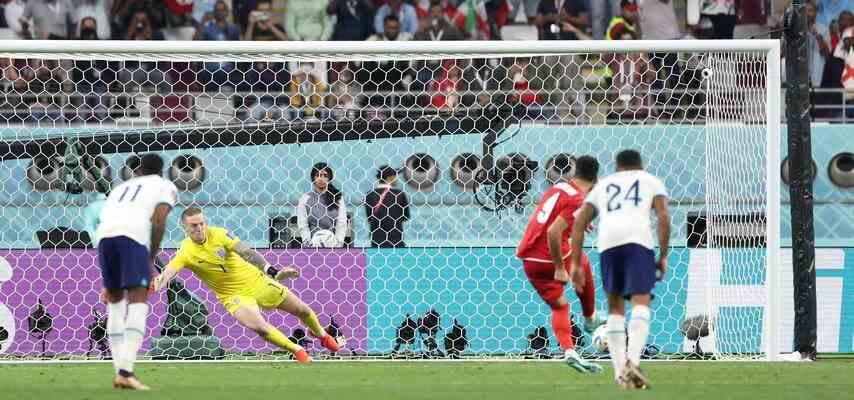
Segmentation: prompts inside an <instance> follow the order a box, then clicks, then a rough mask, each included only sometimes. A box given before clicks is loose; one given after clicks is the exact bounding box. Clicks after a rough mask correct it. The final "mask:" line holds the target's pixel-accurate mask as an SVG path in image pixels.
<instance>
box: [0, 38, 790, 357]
mask: <svg viewBox="0 0 854 400" xmlns="http://www.w3.org/2000/svg"><path fill="white" fill-rule="evenodd" d="M629 52H646V53H662V52H671V53H690V52H727V53H733V52H757V53H763V54H764V55H765V61H766V66H767V70H766V91H767V93H766V117H767V120H766V142H767V144H766V147H767V148H766V150H767V155H766V162H767V165H766V179H767V186H766V193H765V196H766V198H765V200H766V204H767V211H766V212H767V214H766V215H767V221H766V227H765V229H766V238H767V247H766V252H767V254H766V257H767V258H766V263H767V264H766V290H767V293H766V294H767V298H768V303H767V307H766V309H765V313H766V318H764V324H765V326H764V329H763V340H762V342H763V348H762V351H763V352H764V353H765V357H766V359H767V360H769V361H775V360H778V358H779V357H778V356H779V352H780V348H781V343H780V337H781V335H780V329H781V326H782V324H781V309H780V307H781V304H782V299H781V298H780V296H781V281H780V277H781V274H780V271H779V266H780V265H781V260H780V235H781V232H780V207H781V206H780V185H781V183H780V176H779V168H780V160H781V60H780V55H781V46H780V42H779V41H777V40H654V41H643V40H639V41H632V40H621V41H446V42H433V41H410V42H334V41H329V42H289V41H283V42H274V41H270V42H268V41H264V42H245V41H244V42H224V41H211V42H207V41H206V42H192V41H145V42H139V41H44V40H0V57H7V58H26V57H34V58H41V59H72V60H73V59H92V58H93V57H98V58H99V59H104V60H112V59H126V58H125V57H127V56H129V55H133V56H134V57H137V58H135V59H136V60H140V61H147V60H146V59H145V57H146V55H151V56H152V57H153V56H156V57H157V59H158V60H181V61H208V60H217V59H218V55H223V56H224V55H228V59H229V60H240V59H241V57H243V56H244V55H245V56H247V57H248V56H249V55H251V56H252V59H264V58H268V57H269V58H270V59H274V58H275V59H277V60H281V59H282V58H287V59H290V60H301V59H304V60H312V59H318V60H319V59H323V60H328V61H338V60H360V59H377V58H380V59H403V58H412V57H413V56H417V57H418V58H420V59H439V58H449V57H456V58H460V57H462V58H465V57H476V56H485V55H501V56H508V57H512V56H531V55H539V56H542V55H567V54H574V53H629ZM235 57H236V58H235ZM707 129H708V128H707ZM0 362H2V361H0Z"/></svg>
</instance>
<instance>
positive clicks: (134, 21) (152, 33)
mask: <svg viewBox="0 0 854 400" xmlns="http://www.w3.org/2000/svg"><path fill="white" fill-rule="evenodd" d="M125 40H164V38H163V32H161V31H160V30H159V29H157V28H155V27H154V25H153V24H152V22H151V18H150V17H149V16H148V13H147V12H145V11H141V10H140V11H137V12H135V13H133V17H132V18H131V20H130V25H128V30H127V34H126V35H125Z"/></svg>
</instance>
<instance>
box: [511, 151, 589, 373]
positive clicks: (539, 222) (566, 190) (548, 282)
mask: <svg viewBox="0 0 854 400" xmlns="http://www.w3.org/2000/svg"><path fill="white" fill-rule="evenodd" d="M598 173H599V163H598V162H597V161H596V159H595V158H593V157H590V156H582V157H579V158H578V159H577V160H576V161H575V176H574V177H573V179H571V180H570V181H569V182H558V183H557V184H555V185H554V186H552V187H551V188H550V189H549V190H548V191H547V192H546V193H545V194H544V195H543V198H542V199H541V200H540V204H539V205H538V206H537V209H536V211H535V212H534V215H532V216H531V220H530V221H529V222H528V227H527V229H526V230H525V236H524V237H523V238H522V241H521V242H520V243H519V247H518V248H517V249H516V257H518V258H519V259H521V260H522V263H523V265H524V267H525V275H527V276H528V281H530V282H531V286H533V287H534V290H536V291H537V293H538V294H539V295H540V297H541V298H542V299H543V301H545V302H546V304H548V305H549V307H551V309H552V328H553V329H554V333H555V336H556V337H557V340H558V342H559V343H560V347H561V349H562V350H563V351H564V356H565V358H564V361H565V362H566V364H567V365H569V366H570V367H572V368H573V369H575V370H577V371H579V372H585V373H587V372H602V367H600V366H599V365H597V364H593V363H591V362H589V361H585V360H584V359H582V358H581V356H580V355H579V354H578V353H577V352H576V351H575V343H574V341H573V339H572V326H571V323H570V319H569V303H567V301H566V297H564V295H563V290H564V286H566V284H567V281H569V274H568V272H567V270H568V268H569V234H570V231H571V228H572V223H573V222H574V220H575V216H574V213H575V212H576V211H577V210H578V209H579V208H580V207H581V206H582V204H584V196H586V195H587V192H588V191H590V189H591V188H592V187H593V185H594V184H595V183H596V179H597V178H596V177H597V175H598ZM582 259H583V263H582V265H583V267H584V272H585V274H586V275H587V279H586V280H585V281H586V283H587V284H586V285H585V286H583V287H582V288H581V290H579V291H576V294H578V297H579V299H581V307H582V309H583V311H584V317H585V324H584V325H585V330H587V331H588V332H592V331H593V330H595V329H596V328H597V327H598V326H600V325H602V324H603V323H604V320H602V319H601V318H597V316H596V315H595V310H596V307H595V306H596V305H595V299H594V294H595V287H594V283H593V275H592V272H591V269H590V260H588V259H587V255H586V254H584V253H582Z"/></svg>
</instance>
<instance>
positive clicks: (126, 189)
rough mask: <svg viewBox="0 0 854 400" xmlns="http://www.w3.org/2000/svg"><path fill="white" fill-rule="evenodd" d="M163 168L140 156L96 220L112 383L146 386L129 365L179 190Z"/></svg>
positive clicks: (158, 161) (140, 334) (157, 160)
mask: <svg viewBox="0 0 854 400" xmlns="http://www.w3.org/2000/svg"><path fill="white" fill-rule="evenodd" d="M162 173H163V159H161V158H160V156H158V155H157V154H153V153H149V154H144V155H142V156H141V157H140V158H139V166H138V167H137V168H136V169H135V170H134V177H133V178H131V179H128V180H127V181H126V182H124V183H122V184H120V185H118V186H117V187H116V188H114V189H113V190H112V191H111V192H110V195H109V196H108V197H107V200H106V201H105V202H104V208H103V210H102V211H101V222H100V224H99V225H98V237H99V238H100V239H101V240H100V242H99V243H98V263H99V264H100V266H101V277H102V278H103V282H104V289H105V292H106V294H105V297H106V299H107V302H108V305H107V336H108V338H109V341H110V348H111V351H112V354H113V366H114V367H115V369H116V376H115V377H114V378H113V387H116V388H123V389H135V390H148V386H145V385H143V384H142V383H141V382H140V381H139V379H137V377H136V376H135V375H134V373H133V364H134V362H135V361H136V354H137V352H138V351H139V347H140V345H141V344H142V340H143V336H144V334H145V322H146V319H147V318H148V303H147V301H148V286H149V282H150V280H151V265H152V264H153V262H154V259H155V258H156V257H157V252H158V250H159V249H160V240H161V239H162V238H163V232H164V231H165V229H166V216H167V215H169V212H170V211H172V207H174V206H175V202H176V200H177V194H178V189H177V188H175V185H174V184H173V183H172V182H170V181H168V180H166V179H163V177H162V176H161V175H162ZM125 292H126V293H127V295H125Z"/></svg>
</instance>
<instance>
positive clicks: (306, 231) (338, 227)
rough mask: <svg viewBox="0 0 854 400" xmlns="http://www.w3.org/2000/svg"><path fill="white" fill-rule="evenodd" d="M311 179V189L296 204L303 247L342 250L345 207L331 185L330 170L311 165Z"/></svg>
mask: <svg viewBox="0 0 854 400" xmlns="http://www.w3.org/2000/svg"><path fill="white" fill-rule="evenodd" d="M310 178H311V183H312V190H311V191H310V192H308V193H306V194H305V195H303V196H302V197H301V198H300V200H299V203H298V204H297V226H298V229H299V234H300V237H301V238H302V243H303V247H312V246H315V247H342V246H343V245H344V237H345V236H346V234H347V206H346V203H345V202H344V198H343V196H342V195H341V191H340V190H338V188H336V187H335V185H333V184H332V181H333V179H334V175H333V172H332V168H330V167H329V165H327V164H326V163H323V162H320V163H317V164H314V166H313V167H312V168H311V174H310ZM330 233H331V234H332V235H330ZM329 236H331V238H329ZM312 239H315V240H312ZM312 242H314V243H312ZM324 244H325V246H324Z"/></svg>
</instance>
